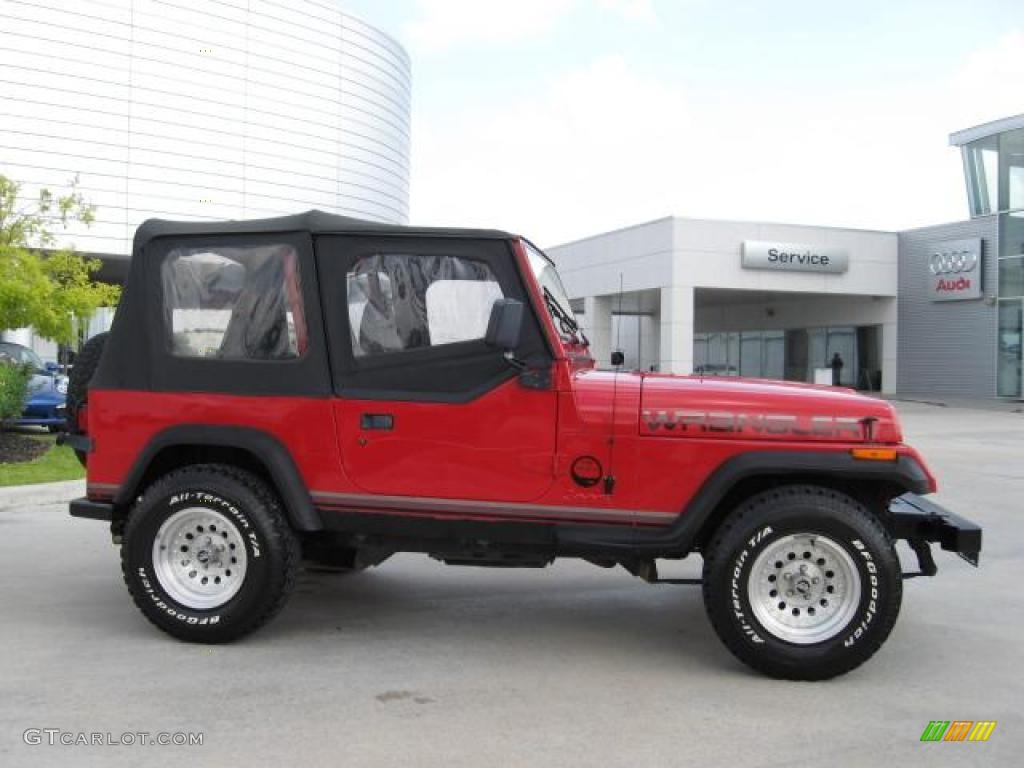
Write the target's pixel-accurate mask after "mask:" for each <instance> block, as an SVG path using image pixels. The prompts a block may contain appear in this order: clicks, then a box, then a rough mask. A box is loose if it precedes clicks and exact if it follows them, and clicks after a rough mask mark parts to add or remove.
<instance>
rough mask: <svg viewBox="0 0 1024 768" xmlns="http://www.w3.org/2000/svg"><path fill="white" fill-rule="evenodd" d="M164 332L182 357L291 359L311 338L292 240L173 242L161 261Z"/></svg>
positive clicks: (305, 346)
mask: <svg viewBox="0 0 1024 768" xmlns="http://www.w3.org/2000/svg"><path fill="white" fill-rule="evenodd" d="M161 283H162V286H163V298H164V302H163V303H164V316H165V323H164V328H165V333H166V334H167V338H166V341H167V344H168V348H169V350H170V351H171V353H172V354H173V355H175V356H176V357H189V358H218V359H225V360H289V359H297V358H300V357H302V356H303V355H304V354H305V352H306V348H307V346H308V343H309V339H308V333H307V326H306V320H305V314H304V312H303V306H302V289H301V282H300V278H299V267H298V256H297V254H296V252H295V249H294V248H293V247H292V246H291V245H287V244H282V243H268V244H260V245H252V246H215V247H206V248H175V249H173V250H172V251H170V253H168V254H167V256H166V258H165V259H164V261H163V264H162V266H161Z"/></svg>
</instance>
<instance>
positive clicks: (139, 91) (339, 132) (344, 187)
mask: <svg viewBox="0 0 1024 768" xmlns="http://www.w3.org/2000/svg"><path fill="white" fill-rule="evenodd" d="M409 110H410V65H409V59H408V56H407V55H406V53H405V51H404V50H403V49H402V47H401V46H400V45H398V44H397V43H396V42H395V41H394V40H392V39H391V38H389V37H388V36H387V35H385V34H383V33H382V32H380V31H379V30H377V29H375V28H373V27H371V26H369V25H367V24H365V23H363V22H361V21H359V20H358V19H355V18H353V17H351V16H348V15H346V14H344V13H343V12H342V11H341V10H340V8H339V7H338V5H337V4H336V3H334V2H330V0H90V2H76V3H67V2H62V1H61V0H0V173H4V174H6V175H8V176H10V177H12V178H14V179H16V180H19V181H22V182H24V183H25V188H24V190H23V194H24V195H25V196H26V197H34V196H35V194H36V193H37V190H38V188H39V187H40V186H50V187H51V188H54V187H61V186H62V185H64V184H65V183H66V182H67V180H68V179H69V178H71V177H72V176H74V175H75V174H76V173H78V174H80V175H81V189H82V191H83V192H84V193H85V195H86V196H87V197H88V198H89V199H90V200H91V201H92V202H93V203H95V205H96V206H97V209H98V210H97V221H96V223H95V224H94V225H93V226H92V228H90V229H88V230H85V229H76V230H74V231H73V232H71V233H69V234H70V239H72V240H73V241H74V243H75V244H76V246H77V247H78V248H79V249H80V250H83V251H91V252H94V253H127V252H129V250H130V243H131V237H132V234H133V232H134V230H135V227H136V226H137V225H138V224H139V223H140V222H141V221H143V220H144V219H146V218H149V217H152V216H160V217H164V218H178V219H203V218H205V219H210V218H215V219H220V218H254V217H263V216H273V215H279V214H285V213H295V212H298V211H303V210H307V209H309V208H320V209H323V210H325V211H333V212H337V213H342V214H347V215H351V216H358V217H362V218H368V219H374V220H378V221H389V222H398V223H404V222H405V221H406V220H407V216H408V201H409V131H410V124H409Z"/></svg>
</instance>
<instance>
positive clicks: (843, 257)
mask: <svg viewBox="0 0 1024 768" xmlns="http://www.w3.org/2000/svg"><path fill="white" fill-rule="evenodd" d="M742 264H743V268H744V269H771V270H775V271H778V272H825V273H840V272H845V271H846V270H847V269H848V268H849V266H850V256H849V254H848V253H847V252H846V250H844V249H843V248H822V247H820V246H816V245H802V244H800V243H773V242H768V241H764V240H744V241H743V261H742Z"/></svg>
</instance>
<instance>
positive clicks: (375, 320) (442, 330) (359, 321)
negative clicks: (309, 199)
mask: <svg viewBox="0 0 1024 768" xmlns="http://www.w3.org/2000/svg"><path fill="white" fill-rule="evenodd" d="M346 278H347V279H346V282H347V289H348V313H349V327H350V329H351V332H352V353H353V356H354V357H356V358H357V359H358V358H366V357H375V356H378V355H385V354H389V353H394V352H402V351H405V350H410V349H419V348H424V347H437V346H441V345H444V344H457V343H460V342H465V341H474V340H479V339H483V337H484V334H485V333H486V331H487V321H488V319H489V318H490V314H491V307H492V306H493V304H494V301H495V300H496V299H500V298H502V297H503V295H504V294H503V293H502V290H501V286H500V285H499V284H498V279H497V278H496V277H495V275H494V274H493V272H492V271H491V268H490V267H489V266H488V265H487V264H486V263H484V262H482V261H475V260H472V259H467V258H462V257H460V256H440V255H422V254H408V253H405V254H398V253H378V254H374V255H372V256H364V257H363V258H361V259H359V260H358V261H356V263H355V264H354V265H353V266H352V268H351V269H350V270H349V272H348V274H347V276H346Z"/></svg>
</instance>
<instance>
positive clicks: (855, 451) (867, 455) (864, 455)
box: [850, 448, 899, 461]
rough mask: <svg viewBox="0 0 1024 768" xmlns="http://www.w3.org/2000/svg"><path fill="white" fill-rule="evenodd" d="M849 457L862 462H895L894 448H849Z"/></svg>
mask: <svg viewBox="0 0 1024 768" xmlns="http://www.w3.org/2000/svg"><path fill="white" fill-rule="evenodd" d="M850 455H851V456H853V458H855V459H861V460H863V461H896V459H897V458H898V455H899V454H897V453H896V449H895V448H851V449H850Z"/></svg>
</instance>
